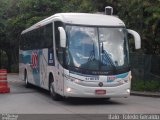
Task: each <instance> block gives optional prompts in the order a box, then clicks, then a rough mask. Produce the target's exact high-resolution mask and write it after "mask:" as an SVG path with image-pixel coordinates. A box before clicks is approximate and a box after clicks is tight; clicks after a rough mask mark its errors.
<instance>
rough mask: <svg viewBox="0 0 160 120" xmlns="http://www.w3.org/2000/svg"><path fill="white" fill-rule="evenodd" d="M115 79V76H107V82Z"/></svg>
mask: <svg viewBox="0 0 160 120" xmlns="http://www.w3.org/2000/svg"><path fill="white" fill-rule="evenodd" d="M115 79H116V76H108V77H107V82H113V81H114V80H115Z"/></svg>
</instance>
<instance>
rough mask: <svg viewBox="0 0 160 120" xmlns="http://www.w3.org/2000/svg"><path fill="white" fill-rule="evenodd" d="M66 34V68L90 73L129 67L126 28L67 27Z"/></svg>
mask: <svg viewBox="0 0 160 120" xmlns="http://www.w3.org/2000/svg"><path fill="white" fill-rule="evenodd" d="M66 32H67V53H68V54H67V57H66V64H67V66H70V67H75V68H77V69H84V70H93V71H110V70H114V71H115V70H117V69H120V68H124V67H126V66H127V67H128V64H129V63H128V52H127V51H128V49H127V39H126V30H125V28H107V27H86V26H73V25H67V26H66Z"/></svg>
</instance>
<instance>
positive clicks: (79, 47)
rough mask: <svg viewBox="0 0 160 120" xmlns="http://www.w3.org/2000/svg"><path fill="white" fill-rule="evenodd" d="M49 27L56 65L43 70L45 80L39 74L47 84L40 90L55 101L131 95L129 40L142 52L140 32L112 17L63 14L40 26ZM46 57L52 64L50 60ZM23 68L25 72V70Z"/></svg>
mask: <svg viewBox="0 0 160 120" xmlns="http://www.w3.org/2000/svg"><path fill="white" fill-rule="evenodd" d="M111 11H112V8H111ZM46 23H47V24H52V26H53V33H52V34H53V48H52V50H53V55H54V56H52V57H53V61H54V64H49V63H46V65H45V66H46V67H45V66H43V67H45V68H46V71H47V73H46V78H41V76H42V75H41V74H43V73H42V72H41V70H39V73H38V74H39V76H40V78H39V79H40V80H41V81H43V82H44V84H43V85H41V83H40V82H39V84H38V86H40V87H42V88H45V89H48V90H50V93H51V96H52V98H53V99H55V100H58V99H59V98H60V96H63V97H85V98H112V97H128V96H129V95H130V85H131V78H132V76H131V71H130V65H129V49H128V39H127V36H128V34H129V33H130V34H131V35H133V37H134V39H135V47H136V49H139V48H140V45H141V43H140V36H139V34H138V33H137V32H135V31H133V30H129V29H126V27H125V24H124V23H123V21H121V20H120V19H119V18H117V17H114V16H112V15H99V14H87V13H60V14H55V15H53V16H51V17H50V18H48V19H45V20H43V21H41V22H39V24H41V25H42V24H45V25H46ZM39 24H38V23H37V25H39ZM23 52H24V51H23ZM48 52H49V50H48ZM43 53H45V52H42V55H43ZM46 54H47V55H44V56H46V58H45V59H46V61H48V60H49V58H50V56H49V54H48V53H47V52H46ZM22 63H23V62H22ZM23 66H25V65H24V63H23ZM21 68H23V69H21V70H22V71H24V69H25V67H21ZM25 70H27V69H25ZM43 79H45V80H43ZM33 81H34V80H33ZM27 82H29V80H27ZM32 84H35V85H36V82H32Z"/></svg>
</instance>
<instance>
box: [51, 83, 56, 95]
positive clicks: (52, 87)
mask: <svg viewBox="0 0 160 120" xmlns="http://www.w3.org/2000/svg"><path fill="white" fill-rule="evenodd" d="M50 94H51V96H52V97H55V92H54V84H53V83H51V85H50Z"/></svg>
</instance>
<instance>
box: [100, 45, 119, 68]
mask: <svg viewBox="0 0 160 120" xmlns="http://www.w3.org/2000/svg"><path fill="white" fill-rule="evenodd" d="M102 54H103V55H104V57H103V56H102V62H103V58H104V61H107V60H108V62H109V63H110V65H111V66H112V68H113V69H114V70H115V71H117V69H116V66H115V65H114V63H113V61H112V59H111V58H110V57H109V55H108V53H107V52H106V51H105V50H104V48H103V42H102Z"/></svg>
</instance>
